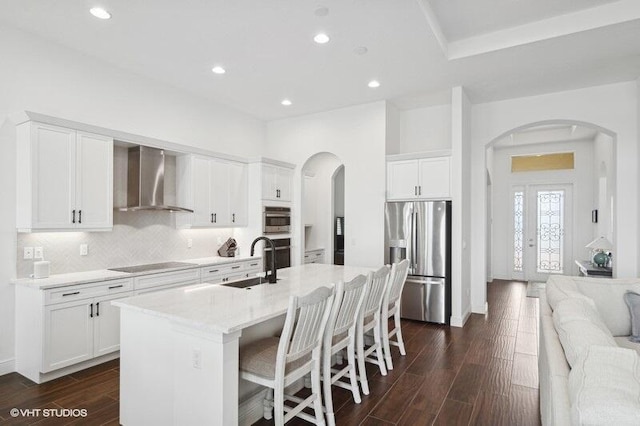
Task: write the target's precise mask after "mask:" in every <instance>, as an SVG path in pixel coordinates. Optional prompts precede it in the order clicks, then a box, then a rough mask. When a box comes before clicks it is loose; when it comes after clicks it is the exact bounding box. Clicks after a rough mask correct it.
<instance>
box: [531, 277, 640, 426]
mask: <svg viewBox="0 0 640 426" xmlns="http://www.w3.org/2000/svg"><path fill="white" fill-rule="evenodd" d="M628 290H631V291H635V292H637V293H640V279H606V278H582V277H568V276H552V277H551V278H549V280H548V281H547V285H546V289H545V291H544V292H542V294H540V330H539V333H540V346H539V359H538V363H539V378H540V415H541V420H542V424H543V425H560V426H562V425H572V424H617V425H618V424H640V355H639V354H640V344H638V343H632V342H630V341H629V340H628V336H629V335H630V334H631V315H630V313H629V309H628V307H627V305H626V303H625V301H624V298H623V296H624V294H625V293H626V292H627V291H628ZM554 311H555V312H554ZM554 321H555V322H554ZM563 344H564V346H563ZM570 364H571V365H573V370H572V367H571V366H570Z"/></svg>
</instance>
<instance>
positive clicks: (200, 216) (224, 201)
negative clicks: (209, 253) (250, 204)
mask: <svg viewBox="0 0 640 426" xmlns="http://www.w3.org/2000/svg"><path fill="white" fill-rule="evenodd" d="M176 167H177V176H178V179H177V193H178V204H180V205H181V206H184V207H187V208H190V209H192V210H193V211H194V213H180V214H178V215H177V219H176V221H177V226H178V227H180V228H185V227H186V228H189V227H193V228H212V227H235V226H246V225H247V194H248V181H247V166H246V164H243V163H237V162H234V161H227V160H222V159H217V158H210V157H201V156H195V155H189V156H182V157H178V159H177V162H176Z"/></svg>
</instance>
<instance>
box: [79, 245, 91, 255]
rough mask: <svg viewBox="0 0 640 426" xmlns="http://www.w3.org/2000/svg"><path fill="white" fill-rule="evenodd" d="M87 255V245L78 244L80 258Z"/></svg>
mask: <svg viewBox="0 0 640 426" xmlns="http://www.w3.org/2000/svg"><path fill="white" fill-rule="evenodd" d="M88 254H89V245H88V244H80V256H86V255H88Z"/></svg>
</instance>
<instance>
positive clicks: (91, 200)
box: [75, 132, 113, 229]
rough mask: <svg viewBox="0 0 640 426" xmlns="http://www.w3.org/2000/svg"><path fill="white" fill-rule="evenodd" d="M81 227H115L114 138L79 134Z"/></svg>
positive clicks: (77, 147) (79, 222) (77, 207)
mask: <svg viewBox="0 0 640 426" xmlns="http://www.w3.org/2000/svg"><path fill="white" fill-rule="evenodd" d="M75 208H76V210H77V215H78V216H77V221H76V227H77V228H93V229H99V228H112V227H113V139H111V138H108V137H105V136H100V135H92V134H90V133H84V132H77V137H76V206H75Z"/></svg>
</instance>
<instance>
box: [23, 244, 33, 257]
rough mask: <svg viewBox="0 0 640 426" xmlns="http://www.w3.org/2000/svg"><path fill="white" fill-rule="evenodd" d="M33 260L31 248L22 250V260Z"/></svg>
mask: <svg viewBox="0 0 640 426" xmlns="http://www.w3.org/2000/svg"><path fill="white" fill-rule="evenodd" d="M28 259H33V247H25V248H24V260H28Z"/></svg>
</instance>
